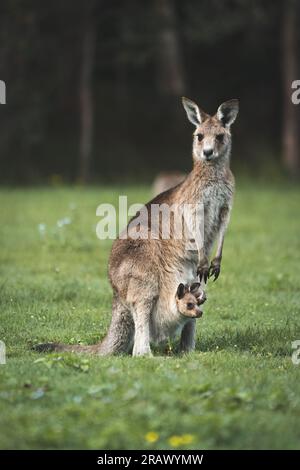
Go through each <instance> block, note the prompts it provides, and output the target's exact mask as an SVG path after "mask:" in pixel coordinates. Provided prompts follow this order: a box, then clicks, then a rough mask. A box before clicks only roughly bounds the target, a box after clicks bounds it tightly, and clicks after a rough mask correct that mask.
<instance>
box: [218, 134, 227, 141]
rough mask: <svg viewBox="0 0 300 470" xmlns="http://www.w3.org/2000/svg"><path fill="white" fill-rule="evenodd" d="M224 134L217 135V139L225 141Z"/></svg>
mask: <svg viewBox="0 0 300 470" xmlns="http://www.w3.org/2000/svg"><path fill="white" fill-rule="evenodd" d="M224 136H225V134H217V137H216V138H217V141H218V142H223V141H224Z"/></svg>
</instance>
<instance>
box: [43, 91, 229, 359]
mask: <svg viewBox="0 0 300 470" xmlns="http://www.w3.org/2000/svg"><path fill="white" fill-rule="evenodd" d="M182 101H183V106H184V108H185V110H186V113H187V116H188V119H189V120H190V121H191V122H192V123H193V124H194V126H195V132H194V137H193V161H194V167H193V170H192V171H191V172H190V174H189V175H188V176H187V177H186V179H185V180H184V181H183V182H182V183H180V184H178V185H177V186H175V187H174V188H171V189H169V190H167V191H165V192H163V193H162V194H160V195H158V196H157V197H155V198H154V199H153V200H152V201H150V202H149V203H148V204H146V206H145V208H146V210H147V213H148V215H149V217H148V220H147V221H145V223H144V227H143V228H144V230H146V231H148V232H149V233H150V222H151V217H150V212H151V205H152V204H167V205H169V206H172V205H173V204H174V205H177V206H180V205H183V204H195V205H197V204H199V203H202V204H203V206H204V245H203V248H201V250H200V251H195V250H194V251H191V250H186V241H187V240H186V239H184V238H183V239H174V238H171V239H163V238H162V237H159V238H154V239H153V238H151V236H149V237H148V238H147V239H141V238H139V239H135V238H134V237H133V235H132V230H131V223H129V225H128V227H127V228H128V237H127V238H126V239H123V238H122V237H120V238H118V239H117V240H116V241H115V242H114V243H113V247H112V251H111V255H110V260H109V278H110V282H111V285H112V288H113V305H112V319H111V324H110V327H109V330H108V333H107V335H106V337H105V338H104V340H103V341H102V342H101V343H99V344H97V345H93V346H83V347H82V346H78V347H77V348H78V349H77V348H76V346H69V348H68V349H69V350H72V351H75V350H77V351H85V352H92V353H95V354H99V355H106V354H114V353H122V352H129V351H131V349H132V347H133V351H132V354H133V356H141V355H149V354H151V349H150V342H152V341H153V342H160V341H163V340H165V339H166V338H167V337H169V336H172V335H173V334H174V332H176V331H178V328H179V329H180V328H181V342H180V345H181V350H182V351H183V352H189V351H192V350H193V349H194V347H195V324H196V320H195V318H189V319H186V321H185V322H178V310H177V303H176V297H175V295H174V293H175V292H176V291H177V288H178V285H179V284H180V283H184V284H190V283H191V282H193V280H194V279H195V277H196V276H197V275H199V278H200V282H201V281H202V280H203V281H204V282H205V283H206V282H207V279H208V278H209V277H210V276H214V279H215V280H216V279H217V278H218V276H219V273H220V266H221V259H222V249H223V242H224V235H225V231H226V228H227V225H228V222H229V216H230V210H231V206H232V199H233V193H234V178H233V175H232V173H231V171H230V168H229V160H230V152H231V133H230V126H231V124H232V123H233V122H234V121H235V119H236V117H237V114H238V100H230V101H226V102H225V103H223V104H221V106H219V108H218V110H217V113H216V114H215V115H214V116H210V115H208V114H206V113H204V112H203V111H202V110H201V109H200V108H199V107H198V106H197V105H196V104H195V103H194V102H193V101H191V100H189V99H187V98H183V99H182ZM175 216H176V214H175ZM216 238H218V242H217V250H216V255H215V257H214V258H213V260H212V261H211V263H209V257H210V254H211V250H212V246H213V243H214V241H215V239H216ZM44 346H45V349H49V347H47V346H49V345H44ZM62 347H63V346H62V345H53V348H52V349H58V350H59V349H60V350H62V349H61V348H62ZM38 349H39V350H43V345H39V346H38ZM64 350H66V348H65V349H64Z"/></svg>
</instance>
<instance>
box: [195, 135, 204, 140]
mask: <svg viewBox="0 0 300 470" xmlns="http://www.w3.org/2000/svg"><path fill="white" fill-rule="evenodd" d="M203 137H204V135H203V134H197V138H198V142H201V140H203Z"/></svg>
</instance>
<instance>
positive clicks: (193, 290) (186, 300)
mask: <svg viewBox="0 0 300 470" xmlns="http://www.w3.org/2000/svg"><path fill="white" fill-rule="evenodd" d="M175 299H176V307H177V318H174V328H173V335H170V336H175V335H176V332H177V331H178V330H179V331H180V330H181V329H182V325H184V324H185V323H186V321H187V320H188V319H191V318H201V317H202V315H203V312H202V310H201V309H200V305H202V304H204V302H205V301H206V299H207V297H206V294H205V292H204V291H203V290H202V289H201V287H200V282H194V283H193V284H192V285H188V284H182V283H180V284H179V286H178V288H177V291H176V295H175ZM124 327H127V328H128V329H129V330H132V331H131V332H130V331H129V332H128V334H131V335H132V334H133V332H134V324H132V323H128V324H127V325H126V326H123V328H124ZM170 336H169V337H170ZM102 348H103V346H102V343H100V344H94V345H91V346H83V345H81V344H62V343H43V344H38V345H36V346H35V347H34V349H35V350H36V351H39V352H46V351H47V352H50V351H64V352H67V351H69V352H77V353H89V354H101V350H102ZM121 352H122V351H121Z"/></svg>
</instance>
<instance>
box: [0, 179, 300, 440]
mask: <svg viewBox="0 0 300 470" xmlns="http://www.w3.org/2000/svg"><path fill="white" fill-rule="evenodd" d="M119 194H128V196H129V200H130V202H131V203H133V202H144V201H146V200H147V199H148V198H149V196H150V192H149V190H148V188H134V187H130V188H118V187H114V188H98V189H96V188H92V189H87V190H83V189H80V188H52V189H51V188H48V189H43V188H40V189H30V190H29V189H28V190H9V189H2V190H0V200H1V207H0V214H1V229H0V247H1V248H0V270H1V271H0V304H1V310H0V340H3V341H4V342H5V343H6V346H7V364H6V365H0V448H18V449H29V448H39V449H40V448H47V449H57V448H72V449H75V448H106V449H116V448H122V449H133V448H140V449H142V448H145V449H147V448H149V449H153V448H155V449H163V448H164V449H165V448H170V449H178V448H183V449H188V448H196V449H224V448H225V449H228V448H230V449H232V448H233V449H240V448H248V449H249V448H259V449H261V448H274V449H275V448H276V449H278V448H300V426H299V422H300V365H299V366H298V367H297V366H296V365H293V363H292V361H291V355H292V347H291V342H292V341H294V340H297V339H299V340H300V249H299V248H300V217H299V215H300V214H299V203H300V190H299V189H297V188H296V187H290V188H289V187H288V186H270V187H266V186H264V187H263V186H254V185H252V184H249V183H248V184H244V185H243V186H242V187H238V189H237V195H236V200H235V206H234V210H233V215H232V220H231V225H230V229H229V232H228V235H227V238H226V242H225V252H224V261H223V271H222V273H221V276H220V278H219V280H218V281H217V282H216V283H209V285H208V288H207V293H208V301H207V303H206V309H205V314H204V317H203V318H202V319H201V320H199V321H198V325H197V334H198V337H197V346H196V351H195V352H194V353H192V354H190V355H188V356H184V357H180V356H178V355H176V354H175V353H174V352H173V353H172V352H171V353H170V355H164V354H162V352H160V351H156V352H155V355H154V357H153V358H131V357H125V356H124V357H106V358H103V357H101V358H91V357H84V356H76V355H71V354H61V355H59V354H50V355H39V354H37V353H34V352H32V351H31V349H30V347H31V345H32V344H34V343H37V342H42V341H49V340H51V341H63V342H68V343H77V342H78V341H81V342H82V343H87V344H90V343H94V342H96V341H98V340H99V339H100V338H102V337H103V336H104V334H105V331H106V329H107V326H108V324H109V319H110V310H111V289H110V285H109V283H108V280H107V260H108V255H109V251H110V246H111V242H110V241H100V240H98V239H97V237H96V234H95V226H96V224H97V222H98V220H99V218H97V217H96V214H95V211H96V207H97V206H98V204H100V203H101V202H112V203H117V200H118V195H119ZM173 347H174V349H176V342H175V344H174V345H173Z"/></svg>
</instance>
